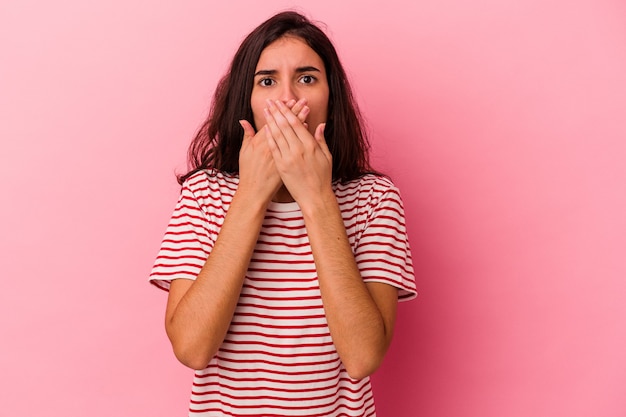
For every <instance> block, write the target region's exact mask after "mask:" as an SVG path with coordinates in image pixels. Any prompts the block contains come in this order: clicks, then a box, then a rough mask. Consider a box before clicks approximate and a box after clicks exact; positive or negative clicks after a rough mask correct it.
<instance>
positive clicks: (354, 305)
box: [303, 193, 398, 379]
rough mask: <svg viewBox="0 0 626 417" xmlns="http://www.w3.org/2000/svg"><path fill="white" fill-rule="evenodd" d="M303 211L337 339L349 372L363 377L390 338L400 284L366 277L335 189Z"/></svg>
mask: <svg viewBox="0 0 626 417" xmlns="http://www.w3.org/2000/svg"><path fill="white" fill-rule="evenodd" d="M303 213H304V219H305V224H306V228H307V233H308V235H309V241H310V242H311V249H312V251H313V258H314V259H315V266H316V268H317V273H318V276H319V283H320V291H321V294H322V300H323V303H324V310H325V312H326V318H327V320H328V327H329V328H330V333H331V335H332V338H333V342H334V343H335V346H336V348H337V352H338V353H339V356H340V357H341V360H342V361H343V363H344V366H345V367H346V370H347V371H348V374H349V375H350V376H351V377H352V378H355V379H361V378H364V377H366V376H368V375H371V374H372V373H373V372H374V371H375V370H376V369H378V367H379V366H380V364H381V363H382V360H383V358H384V356H385V353H386V352H387V349H388V348H389V345H390V343H391V339H392V336H393V328H394V324H395V319H396V306H397V300H398V290H397V288H395V287H392V286H391V285H388V284H383V283H367V284H366V283H364V282H363V279H362V278H361V274H360V272H359V270H358V267H357V265H356V261H355V259H354V255H353V253H352V249H351V247H350V243H349V241H348V237H347V235H346V230H345V226H344V223H343V220H342V217H341V212H340V211H339V206H338V204H337V200H336V198H335V195H334V194H333V193H330V194H329V195H327V196H325V197H322V198H320V200H319V201H318V204H315V205H313V206H310V207H307V208H306V209H303Z"/></svg>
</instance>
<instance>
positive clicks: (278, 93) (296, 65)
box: [250, 36, 329, 134]
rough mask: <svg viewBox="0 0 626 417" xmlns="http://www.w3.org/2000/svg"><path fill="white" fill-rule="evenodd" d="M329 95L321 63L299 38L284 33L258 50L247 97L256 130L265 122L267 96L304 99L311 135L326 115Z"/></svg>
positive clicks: (283, 99) (286, 99)
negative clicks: (250, 91)
mask: <svg viewBox="0 0 626 417" xmlns="http://www.w3.org/2000/svg"><path fill="white" fill-rule="evenodd" d="M328 95H329V91H328V80H327V79H326V68H325V67H324V62H323V61H322V59H321V58H320V57H319V55H317V53H316V52H315V51H314V50H313V49H311V47H310V46H308V45H307V44H306V43H305V42H304V41H302V40H301V39H300V38H296V37H293V36H284V37H282V38H280V39H278V40H276V41H274V42H272V43H271V44H269V45H268V46H267V47H266V48H265V49H264V50H263V52H261V56H260V57H259V62H257V65H256V69H255V71H254V87H253V88H252V96H251V98H250V102H251V105H252V113H253V115H254V124H255V126H256V128H257V130H258V129H260V128H262V127H263V125H265V116H264V115H263V109H264V108H266V107H267V103H266V99H270V100H282V101H283V102H284V103H287V102H288V101H289V100H292V99H293V100H295V101H298V100H299V99H301V98H306V100H307V103H308V106H309V109H310V113H309V115H308V116H307V118H306V123H307V124H308V128H309V131H310V132H311V134H314V132H315V128H317V126H318V125H319V124H320V123H324V122H326V118H327V117H328Z"/></svg>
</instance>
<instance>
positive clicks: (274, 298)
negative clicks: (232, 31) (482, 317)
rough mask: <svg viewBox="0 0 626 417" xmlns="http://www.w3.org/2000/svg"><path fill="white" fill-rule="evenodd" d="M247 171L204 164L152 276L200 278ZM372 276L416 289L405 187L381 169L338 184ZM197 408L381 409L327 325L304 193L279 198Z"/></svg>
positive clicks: (163, 280) (213, 412) (355, 243)
mask: <svg viewBox="0 0 626 417" xmlns="http://www.w3.org/2000/svg"><path fill="white" fill-rule="evenodd" d="M237 184H238V178H237V177H233V176H228V175H223V174H220V173H215V174H209V173H207V172H199V173H197V174H195V175H194V176H192V177H190V178H189V179H188V180H187V182H186V183H185V184H184V186H183V190H182V192H181V196H180V199H179V201H178V204H177V206H176V209H175V211H174V214H173V216H172V219H171V221H170V224H169V226H168V228H167V231H166V234H165V238H164V239H163V243H162V246H161V250H160V252H159V254H158V256H157V259H156V262H155V265H154V267H153V270H152V274H151V277H150V280H151V282H152V283H153V284H155V285H157V286H158V287H160V288H162V289H165V290H167V289H169V283H170V282H171V280H172V279H176V278H186V279H195V277H196V276H197V274H198V273H199V271H200V269H201V268H202V266H203V265H204V262H205V260H206V258H207V257H208V256H209V254H210V252H211V248H212V247H213V244H214V242H215V240H216V239H217V235H218V234H219V231H220V228H221V226H222V224H223V221H224V216H225V214H226V212H227V210H228V207H229V206H230V202H231V201H232V197H233V194H234V192H235V190H236V189H237ZM334 189H335V194H336V196H337V201H338V203H339V205H340V208H341V212H342V215H343V219H344V224H345V226H346V231H347V233H348V237H349V240H350V244H351V245H352V249H353V252H354V254H355V259H356V261H357V264H358V266H359V269H360V271H361V275H362V277H363V279H364V281H366V282H368V281H369V282H371V281H376V282H383V283H387V284H389V285H393V286H395V287H397V288H398V296H399V299H401V300H402V299H410V298H413V297H415V296H416V291H415V282H414V278H413V266H412V263H411V254H410V249H409V245H408V240H407V236H406V229H405V225H404V211H403V207H402V200H401V198H400V195H399V193H398V190H397V189H396V188H395V187H394V186H393V184H392V183H391V182H390V181H389V180H388V179H386V178H383V177H377V176H373V175H368V176H365V177H363V178H361V179H359V180H355V181H351V182H348V183H345V184H340V183H336V184H335V185H334ZM190 415H192V416H252V415H255V416H324V417H328V416H375V415H376V411H375V407H374V398H373V394H372V389H371V385H370V381H369V378H365V379H362V380H354V379H351V378H350V377H349V376H348V374H347V373H346V371H345V369H344V367H343V365H342V363H341V360H340V359H339V356H338V354H337V351H336V350H335V347H334V345H333V342H332V338H331V336H330V332H329V330H328V325H327V323H326V318H325V315H324V307H323V305H322V299H321V296H320V291H319V284H318V281H317V273H316V269H315V264H314V261H313V255H312V252H311V247H310V245H309V240H308V237H307V234H306V228H305V226H304V220H303V217H302V213H301V212H300V209H299V207H298V205H297V203H270V205H269V207H268V210H267V213H266V216H265V220H264V223H263V227H262V229H261V233H260V235H259V239H258V242H257V245H256V248H255V252H254V254H253V256H252V259H251V261H250V265H249V268H248V272H247V274H246V279H245V281H244V285H243V288H242V291H241V295H240V299H239V303H238V306H237V309H236V311H235V314H234V317H233V321H232V323H231V326H230V329H229V331H228V334H227V335H226V338H225V340H224V343H223V344H222V346H221V348H220V349H219V351H218V353H217V354H216V356H215V357H214V358H213V359H212V361H211V362H210V364H209V365H208V367H207V368H206V369H204V370H201V371H196V374H195V377H194V383H193V389H192V395H191V404H190Z"/></svg>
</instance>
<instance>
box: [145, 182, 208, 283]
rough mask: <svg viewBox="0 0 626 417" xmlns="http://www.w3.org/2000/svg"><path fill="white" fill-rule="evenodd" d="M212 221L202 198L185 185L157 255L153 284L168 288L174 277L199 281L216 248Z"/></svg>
mask: <svg viewBox="0 0 626 417" xmlns="http://www.w3.org/2000/svg"><path fill="white" fill-rule="evenodd" d="M213 244H214V239H213V238H212V236H211V233H210V222H209V219H208V218H207V215H206V213H205V212H204V211H203V210H202V207H201V204H200V201H199V200H198V197H197V196H196V195H195V194H194V192H193V191H192V189H191V188H190V187H189V185H188V184H184V185H183V188H182V190H181V194H180V196H179V199H178V202H177V204H176V207H175V209H174V213H173V214H172V217H171V219H170V222H169V224H168V226H167V229H166V231H165V236H164V237H163V241H162V243H161V248H160V250H159V252H158V254H157V257H156V260H155V263H154V266H153V267H152V272H151V274H150V283H152V284H154V285H156V286H157V287H159V288H161V289H163V290H166V291H168V290H169V288H170V283H171V281H172V280H174V279H177V278H184V279H192V280H195V279H196V277H197V276H198V274H199V273H200V270H201V269H202V267H203V266H204V263H205V262H206V259H207V257H208V256H209V253H210V252H211V250H212V249H213Z"/></svg>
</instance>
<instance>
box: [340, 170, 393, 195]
mask: <svg viewBox="0 0 626 417" xmlns="http://www.w3.org/2000/svg"><path fill="white" fill-rule="evenodd" d="M335 189H336V191H337V192H338V193H342V194H355V193H356V194H362V193H367V194H372V193H373V194H380V193H386V192H388V191H389V190H397V188H396V186H395V184H394V183H393V181H392V180H391V178H389V177H387V176H385V175H381V174H365V175H362V176H360V177H359V178H355V179H353V180H350V181H345V182H337V183H336V184H335Z"/></svg>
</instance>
